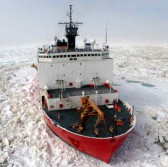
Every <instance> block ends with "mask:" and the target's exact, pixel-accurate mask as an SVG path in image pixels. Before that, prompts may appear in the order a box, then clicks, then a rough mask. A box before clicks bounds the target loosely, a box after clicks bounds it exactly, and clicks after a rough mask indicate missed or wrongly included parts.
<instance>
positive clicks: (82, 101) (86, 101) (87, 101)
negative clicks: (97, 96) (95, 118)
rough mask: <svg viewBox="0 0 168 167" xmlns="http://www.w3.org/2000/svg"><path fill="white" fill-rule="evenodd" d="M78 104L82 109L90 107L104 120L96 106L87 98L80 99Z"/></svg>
mask: <svg viewBox="0 0 168 167" xmlns="http://www.w3.org/2000/svg"><path fill="white" fill-rule="evenodd" d="M80 102H81V104H82V105H83V106H84V107H87V106H91V107H92V108H93V109H94V110H95V111H96V112H97V113H98V115H99V116H100V117H101V118H104V113H103V112H102V111H101V110H100V109H99V108H98V107H97V106H96V104H95V103H94V102H93V101H92V100H91V99H90V98H89V97H87V96H85V97H81V99H80Z"/></svg>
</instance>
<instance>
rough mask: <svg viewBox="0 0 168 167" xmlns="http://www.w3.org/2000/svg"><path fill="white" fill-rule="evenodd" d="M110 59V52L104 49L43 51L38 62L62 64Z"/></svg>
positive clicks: (39, 54)
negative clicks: (63, 62)
mask: <svg viewBox="0 0 168 167" xmlns="http://www.w3.org/2000/svg"><path fill="white" fill-rule="evenodd" d="M97 59H99V60H100V59H110V57H109V51H108V50H103V49H94V50H92V51H90V50H87V49H76V50H75V51H66V50H59V51H55V52H54V51H43V52H39V53H38V62H62V61H76V60H97Z"/></svg>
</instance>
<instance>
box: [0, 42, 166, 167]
mask: <svg viewBox="0 0 168 167" xmlns="http://www.w3.org/2000/svg"><path fill="white" fill-rule="evenodd" d="M111 56H112V57H113V58H114V61H115V63H114V64H115V66H114V67H115V68H114V85H115V87H116V88H117V89H118V90H119V92H120V98H121V99H122V100H124V101H127V102H128V103H129V104H131V105H133V106H134V108H135V114H136V117H137V124H136V127H135V129H134V130H133V131H132V133H131V134H130V135H129V136H128V138H127V139H126V141H125V142H124V144H123V145H122V146H121V148H120V149H119V150H118V151H117V152H116V154H115V155H114V156H113V157H112V158H111V161H110V163H109V164H106V163H104V162H101V161H99V160H97V159H95V158H93V157H90V156H88V155H86V154H84V153H81V152H79V151H78V150H76V149H74V148H73V147H71V146H69V145H68V144H66V143H65V142H63V141H62V140H61V139H60V138H58V137H57V136H55V135H54V134H53V133H52V132H51V131H50V129H49V128H48V127H47V125H46V124H45V121H44V119H43V115H42V112H41V111H40V106H39V87H38V78H37V72H36V71H35V70H34V69H32V68H31V64H32V63H33V62H36V47H15V48H5V49H2V48H1V49H0V166H9V167H12V166H14V167H23V166H24V167H36V166H41V167H46V166H48V167H55V166H65V167H71V166H78V167H80V166H81V167H83V166H84V167H87V166H88V167H91V166H93V167H94V166H96V167H102V166H103V167H108V166H114V167H119V166H123V167H127V166H129V167H130V166H131V167H135V166H136V167H138V166H142V167H143V166H148V167H158V166H160V167H167V166H168V98H167V95H168V86H167V85H168V68H167V67H168V47H167V46H166V45H163V46H131V45H130V46H128V45H116V46H113V47H112V48H111Z"/></svg>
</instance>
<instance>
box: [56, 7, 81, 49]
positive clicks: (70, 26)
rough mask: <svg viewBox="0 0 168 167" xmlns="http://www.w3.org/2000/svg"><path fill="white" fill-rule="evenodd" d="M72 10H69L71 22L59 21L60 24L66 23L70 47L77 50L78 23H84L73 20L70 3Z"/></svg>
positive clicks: (66, 34)
mask: <svg viewBox="0 0 168 167" xmlns="http://www.w3.org/2000/svg"><path fill="white" fill-rule="evenodd" d="M69 7H70V12H69V22H64V23H58V24H65V36H66V38H67V40H68V49H69V50H75V44H76V42H75V38H76V36H78V33H77V32H78V25H79V24H83V23H81V22H73V21H72V5H69Z"/></svg>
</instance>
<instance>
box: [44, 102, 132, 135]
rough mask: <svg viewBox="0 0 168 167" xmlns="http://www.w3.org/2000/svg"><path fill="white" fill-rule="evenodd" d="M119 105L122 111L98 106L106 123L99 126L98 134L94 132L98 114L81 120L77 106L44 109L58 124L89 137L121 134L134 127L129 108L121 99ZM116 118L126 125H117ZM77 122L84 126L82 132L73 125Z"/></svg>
mask: <svg viewBox="0 0 168 167" xmlns="http://www.w3.org/2000/svg"><path fill="white" fill-rule="evenodd" d="M118 106H119V107H120V108H121V112H119V111H117V110H116V109H114V108H108V107H107V106H106V105H102V106H98V107H99V108H100V109H101V110H102V111H103V112H104V115H105V124H103V123H101V124H99V125H98V126H97V128H98V129H99V131H100V134H99V135H98V136H97V135H96V134H95V133H94V129H95V128H94V127H95V123H96V121H97V118H98V116H97V115H93V116H89V117H88V118H87V119H85V120H81V119H80V113H79V112H78V111H77V109H76V108H74V109H65V110H54V111H48V110H47V109H44V108H43V109H44V111H45V112H46V114H47V115H48V116H49V117H50V119H52V120H53V121H54V122H55V123H56V124H57V125H60V126H61V127H63V128H65V129H67V130H68V131H71V132H74V133H77V134H80V135H84V136H89V137H98V138H99V137H101V138H105V137H114V136H118V135H121V134H123V133H125V132H127V131H128V130H129V129H130V128H131V127H132V126H131V125H130V124H131V123H130V118H131V114H130V113H129V112H128V109H127V108H126V107H125V106H124V104H123V102H122V101H120V100H119V101H118ZM116 118H117V119H119V118H121V119H122V120H123V121H124V125H123V126H121V125H116V122H115V120H116ZM77 122H78V123H79V124H81V125H82V126H83V127H84V130H83V131H82V132H80V133H78V132H77V128H74V127H73V124H74V123H77ZM110 126H112V127H113V129H114V132H110V131H109V127H110Z"/></svg>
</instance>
